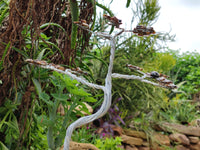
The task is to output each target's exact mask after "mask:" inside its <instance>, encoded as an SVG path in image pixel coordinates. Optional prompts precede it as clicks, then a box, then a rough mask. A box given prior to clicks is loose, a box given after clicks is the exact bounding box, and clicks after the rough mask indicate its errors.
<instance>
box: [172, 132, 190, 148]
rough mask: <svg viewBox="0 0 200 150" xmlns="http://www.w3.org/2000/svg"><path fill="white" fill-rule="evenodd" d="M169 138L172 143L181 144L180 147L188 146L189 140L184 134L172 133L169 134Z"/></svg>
mask: <svg viewBox="0 0 200 150" xmlns="http://www.w3.org/2000/svg"><path fill="white" fill-rule="evenodd" d="M169 138H170V139H171V140H172V141H175V142H178V143H179V144H182V145H190V141H189V139H188V138H187V137H186V136H185V135H184V134H180V133H174V134H171V135H170V136H169Z"/></svg>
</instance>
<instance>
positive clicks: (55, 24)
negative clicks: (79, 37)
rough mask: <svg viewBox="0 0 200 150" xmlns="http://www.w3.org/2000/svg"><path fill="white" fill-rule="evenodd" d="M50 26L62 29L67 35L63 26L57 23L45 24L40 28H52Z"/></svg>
mask: <svg viewBox="0 0 200 150" xmlns="http://www.w3.org/2000/svg"><path fill="white" fill-rule="evenodd" d="M50 25H51V26H56V27H58V28H60V29H62V30H63V31H64V33H65V34H66V35H67V33H66V31H65V29H64V28H63V27H62V26H61V25H59V24H57V23H45V24H43V25H41V26H40V29H42V28H45V27H47V26H50Z"/></svg>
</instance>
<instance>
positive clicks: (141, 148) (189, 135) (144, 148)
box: [121, 123, 200, 150]
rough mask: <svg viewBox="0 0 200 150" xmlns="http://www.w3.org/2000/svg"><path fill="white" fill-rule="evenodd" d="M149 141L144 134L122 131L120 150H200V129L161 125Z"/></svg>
mask: <svg viewBox="0 0 200 150" xmlns="http://www.w3.org/2000/svg"><path fill="white" fill-rule="evenodd" d="M156 128H157V129H158V130H159V131H158V132H154V133H153V134H152V135H151V137H150V139H151V140H147V136H146V134H145V133H144V132H141V131H136V130H131V129H123V132H122V135H121V137H122V140H123V145H122V147H121V148H123V149H125V150H166V149H167V150H170V149H171V150H200V128H199V127H194V126H184V125H180V124H171V123H163V124H161V125H158V126H157V127H156Z"/></svg>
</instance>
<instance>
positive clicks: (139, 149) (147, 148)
mask: <svg viewBox="0 0 200 150" xmlns="http://www.w3.org/2000/svg"><path fill="white" fill-rule="evenodd" d="M138 150H150V148H149V147H144V146H142V147H139V148H138Z"/></svg>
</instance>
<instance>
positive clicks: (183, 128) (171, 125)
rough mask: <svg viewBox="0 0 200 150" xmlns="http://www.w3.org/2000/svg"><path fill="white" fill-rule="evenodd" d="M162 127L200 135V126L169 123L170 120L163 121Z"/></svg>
mask: <svg viewBox="0 0 200 150" xmlns="http://www.w3.org/2000/svg"><path fill="white" fill-rule="evenodd" d="M160 127H161V128H162V129H163V130H164V131H168V132H172V131H176V132H179V133H182V134H186V135H192V136H200V128H199V127H193V126H184V125H180V124H175V123H168V122H164V123H162V125H160Z"/></svg>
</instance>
